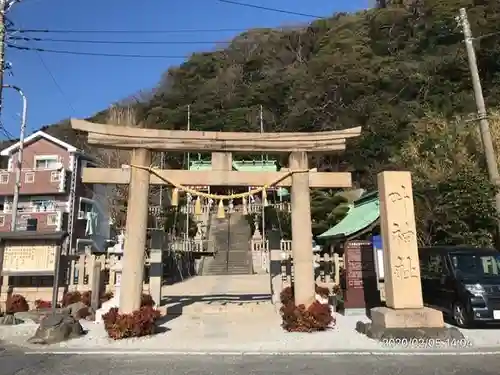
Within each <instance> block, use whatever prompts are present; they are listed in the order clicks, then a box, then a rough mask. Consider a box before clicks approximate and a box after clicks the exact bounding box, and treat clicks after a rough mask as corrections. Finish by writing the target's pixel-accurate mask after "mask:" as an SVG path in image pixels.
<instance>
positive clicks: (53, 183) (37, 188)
mask: <svg viewBox="0 0 500 375" xmlns="http://www.w3.org/2000/svg"><path fill="white" fill-rule="evenodd" d="M68 175H69V173H68V171H67V170H66V169H23V170H21V189H20V194H21V195H40V194H47V195H49V194H60V193H64V192H66V186H67V179H68ZM15 181H16V172H15V171H9V170H5V169H4V170H0V196H1V195H4V196H5V195H7V196H10V195H14V185H15Z"/></svg>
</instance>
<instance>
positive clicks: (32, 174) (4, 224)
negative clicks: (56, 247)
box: [0, 131, 110, 253]
mask: <svg viewBox="0 0 500 375" xmlns="http://www.w3.org/2000/svg"><path fill="white" fill-rule="evenodd" d="M19 145H20V143H19V142H17V143H15V144H13V145H11V146H10V147H7V148H6V149H4V150H2V151H1V152H0V155H1V156H2V157H3V158H6V159H7V163H6V165H7V169H2V170H0V232H5V231H10V230H11V228H12V201H13V196H14V186H15V178H16V171H15V169H16V168H15V166H16V161H17V158H18V152H19ZM95 166H96V162H95V160H94V159H93V158H92V157H91V156H90V155H86V154H84V153H83V152H81V151H80V150H78V149H77V148H76V147H75V146H73V145H70V144H68V143H66V142H64V141H62V140H60V139H58V138H55V137H53V136H51V135H49V134H47V133H45V132H43V131H38V132H36V133H34V134H32V135H30V136H29V137H27V138H26V139H25V141H24V150H23V161H22V168H21V188H20V196H19V205H18V215H17V230H30V231H39V232H51V231H61V230H62V231H67V232H68V233H69V237H70V242H69V245H70V247H69V249H68V250H69V251H70V253H78V252H82V251H85V250H86V249H90V250H92V251H98V252H100V251H104V250H105V246H106V241H107V240H108V239H109V235H110V220H109V208H108V207H109V206H108V203H107V201H108V197H109V195H108V194H107V187H106V186H105V185H98V184H83V183H82V179H81V175H82V168H84V167H95Z"/></svg>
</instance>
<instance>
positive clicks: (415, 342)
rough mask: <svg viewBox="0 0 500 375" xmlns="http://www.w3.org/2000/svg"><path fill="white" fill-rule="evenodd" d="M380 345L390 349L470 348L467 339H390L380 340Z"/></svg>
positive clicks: (470, 344)
mask: <svg viewBox="0 0 500 375" xmlns="http://www.w3.org/2000/svg"><path fill="white" fill-rule="evenodd" d="M382 345H384V346H385V347H391V348H405V349H427V348H429V349H434V348H457V349H458V348H470V347H471V346H472V343H471V342H470V341H469V340H467V339H451V338H450V339H431V338H409V339H407V338H391V339H382Z"/></svg>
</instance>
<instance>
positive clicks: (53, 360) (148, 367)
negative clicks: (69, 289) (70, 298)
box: [0, 351, 500, 375]
mask: <svg viewBox="0 0 500 375" xmlns="http://www.w3.org/2000/svg"><path fill="white" fill-rule="evenodd" d="M499 359H500V358H499V356H493V355H486V356H482V355H476V356H448V355H442V356H321V357H313V356H282V357H280V356H245V357H243V356H239V357H236V356H228V357H220V356H190V357H186V356H184V357H183V356H172V355H170V356H161V355H154V356H134V355H127V356H115V357H112V356H96V355H93V356H89V355H73V354H72V355H47V354H37V355H24V354H22V353H20V352H5V351H4V352H0V375H69V374H82V375H83V374H85V375H104V374H106V375H156V374H158V375H170V374H172V375H174V374H175V375H179V374H183V375H204V374H207V375H209V374H210V375H218V374H220V375H250V374H251V375H269V374H273V375H280V374H283V375H285V374H286V375H295V374H296V375H322V374H325V375H327V374H328V375H331V374H334V373H337V374H342V375H360V374H373V375H377V374H380V375H400V374H403V375H429V374H433V375H448V374H449V375H451V374H453V375H486V374H488V375H489V374H491V375H493V374H495V375H496V374H498V363H500V362H499Z"/></svg>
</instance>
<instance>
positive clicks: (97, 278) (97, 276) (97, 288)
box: [90, 262, 101, 311]
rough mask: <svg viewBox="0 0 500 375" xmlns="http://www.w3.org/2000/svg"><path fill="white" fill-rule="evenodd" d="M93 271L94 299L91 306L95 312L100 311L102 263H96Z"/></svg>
mask: <svg viewBox="0 0 500 375" xmlns="http://www.w3.org/2000/svg"><path fill="white" fill-rule="evenodd" d="M93 268H94V269H93V270H92V284H91V286H92V299H91V301H90V306H91V307H92V310H93V311H97V309H99V297H100V294H101V262H95V263H94V264H93Z"/></svg>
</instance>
